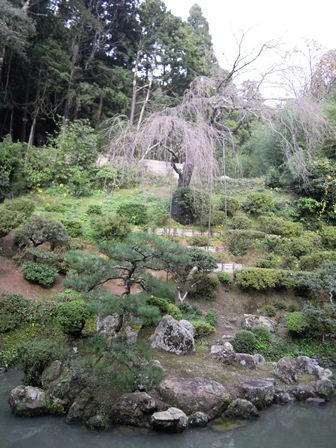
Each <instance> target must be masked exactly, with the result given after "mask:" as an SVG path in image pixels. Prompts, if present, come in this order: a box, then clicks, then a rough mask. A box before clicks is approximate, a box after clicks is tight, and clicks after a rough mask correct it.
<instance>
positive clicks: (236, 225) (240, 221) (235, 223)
mask: <svg viewBox="0 0 336 448" xmlns="http://www.w3.org/2000/svg"><path fill="white" fill-rule="evenodd" d="M228 224H229V226H230V228H232V229H235V230H247V229H250V228H251V227H252V221H251V219H250V218H248V217H247V216H245V215H237V216H234V217H233V218H232V219H231V221H230V222H229V223H228Z"/></svg>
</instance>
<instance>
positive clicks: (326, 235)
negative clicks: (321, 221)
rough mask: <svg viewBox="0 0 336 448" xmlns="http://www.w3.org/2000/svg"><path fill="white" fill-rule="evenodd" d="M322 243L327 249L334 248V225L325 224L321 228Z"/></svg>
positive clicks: (335, 237)
mask: <svg viewBox="0 0 336 448" xmlns="http://www.w3.org/2000/svg"><path fill="white" fill-rule="evenodd" d="M322 241H323V244H324V245H325V246H326V247H328V248H329V249H332V250H333V249H336V227H333V226H326V227H324V228H323V229H322Z"/></svg>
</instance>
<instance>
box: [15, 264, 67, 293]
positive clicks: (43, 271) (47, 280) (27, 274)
mask: <svg viewBox="0 0 336 448" xmlns="http://www.w3.org/2000/svg"><path fill="white" fill-rule="evenodd" d="M21 272H22V274H23V277H24V278H25V279H26V280H28V281H29V282H32V283H37V284H39V285H41V286H47V287H50V286H53V284H54V283H55V281H56V275H57V272H58V270H57V269H56V268H55V267H53V266H49V265H48V264H43V263H35V262H34V261H26V262H25V263H23V265H22V266H21Z"/></svg>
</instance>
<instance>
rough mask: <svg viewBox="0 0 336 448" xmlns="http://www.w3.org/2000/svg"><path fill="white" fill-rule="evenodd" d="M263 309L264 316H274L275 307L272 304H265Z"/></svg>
mask: <svg viewBox="0 0 336 448" xmlns="http://www.w3.org/2000/svg"><path fill="white" fill-rule="evenodd" d="M264 310H265V314H266V316H268V317H274V316H276V309H275V307H274V306H273V305H266V306H265V308H264Z"/></svg>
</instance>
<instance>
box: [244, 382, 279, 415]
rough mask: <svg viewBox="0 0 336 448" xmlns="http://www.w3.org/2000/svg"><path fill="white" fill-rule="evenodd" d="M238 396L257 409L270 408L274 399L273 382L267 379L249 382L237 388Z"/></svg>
mask: <svg viewBox="0 0 336 448" xmlns="http://www.w3.org/2000/svg"><path fill="white" fill-rule="evenodd" d="M238 389H239V395H240V397H241V398H244V399H246V400H248V401H250V402H251V403H253V404H254V405H255V406H256V407H257V408H258V409H263V408H266V407H268V406H270V405H271V404H272V402H273V399H274V392H275V390H274V382H273V381H271V380H269V379H261V380H251V381H246V382H245V383H241V384H239V386H238Z"/></svg>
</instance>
